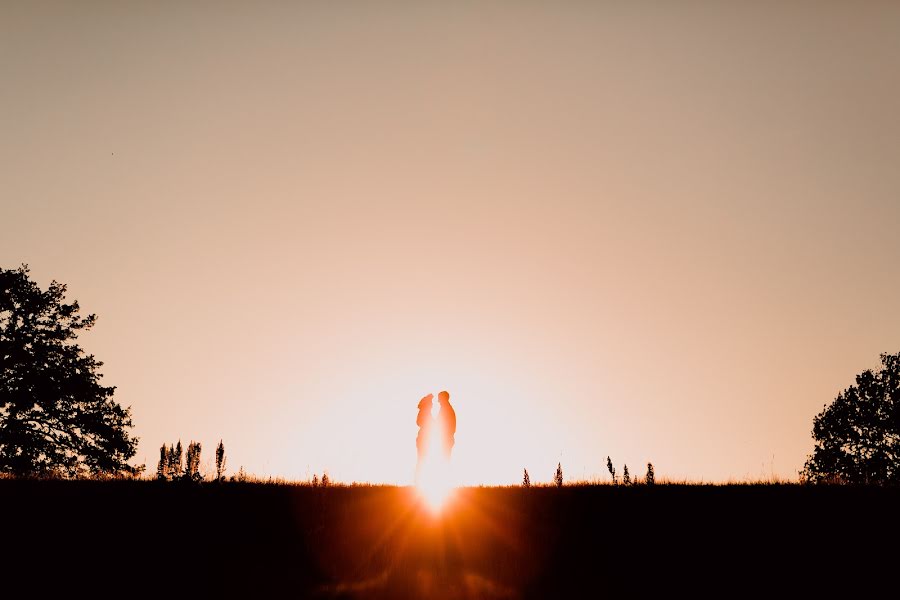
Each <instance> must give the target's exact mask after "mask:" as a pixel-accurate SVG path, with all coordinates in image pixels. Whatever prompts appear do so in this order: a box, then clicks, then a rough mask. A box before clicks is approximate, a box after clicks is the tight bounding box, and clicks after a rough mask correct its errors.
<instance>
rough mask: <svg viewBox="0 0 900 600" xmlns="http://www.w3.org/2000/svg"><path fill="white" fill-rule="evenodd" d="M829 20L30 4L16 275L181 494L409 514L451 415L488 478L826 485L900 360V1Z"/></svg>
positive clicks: (13, 38)
mask: <svg viewBox="0 0 900 600" xmlns="http://www.w3.org/2000/svg"><path fill="white" fill-rule="evenodd" d="M810 6H812V4H810ZM814 6H815V9H814V10H809V9H808V7H806V4H804V3H790V6H781V5H765V6H763V5H758V6H757V5H755V4H753V3H749V4H746V5H744V6H732V5H729V6H728V7H727V8H726V7H724V6H720V5H718V4H717V3H710V8H709V10H703V11H697V12H694V11H690V10H685V9H684V7H682V6H678V5H676V3H673V4H672V5H671V6H669V5H667V4H664V3H660V4H659V6H656V7H654V9H653V10H652V11H650V10H647V8H646V6H643V7H639V6H631V5H628V4H623V3H612V2H609V3H604V2H596V3H575V4H572V5H571V6H567V7H565V8H562V7H559V6H557V5H555V4H554V3H551V2H547V3H530V4H529V5H528V6H523V5H521V3H517V2H508V3H506V2H498V3H490V5H489V6H484V5H480V4H478V3H473V4H471V5H465V6H462V5H457V4H456V3H452V4H450V3H447V4H443V3H433V4H427V5H423V6H417V7H415V8H414V9H410V7H409V6H407V5H406V4H396V5H393V4H391V3H377V6H376V4H375V3H372V4H371V5H368V4H366V5H363V4H355V5H354V6H353V8H352V9H351V8H350V7H348V6H341V5H337V4H334V3H284V4H273V5H266V8H265V9H259V10H256V9H253V10H251V9H249V8H247V7H242V6H241V5H240V4H235V5H228V6H226V5H216V6H212V5H200V4H189V5H185V6H182V5H174V4H169V3H145V4H142V5H141V6H140V7H137V6H127V5H125V6H118V7H116V8H112V7H111V6H110V5H109V4H108V3H93V2H90V1H87V2H78V3H72V4H65V3H62V4H59V5H57V6H54V7H53V8H52V9H51V8H46V7H45V6H44V5H43V4H36V3H19V4H18V5H17V6H6V7H4V8H3V11H2V13H3V16H2V18H0V56H2V57H3V60H2V61H0V80H2V82H3V85H2V92H0V131H2V132H3V133H2V135H0V165H2V167H0V169H2V173H0V181H2V182H3V185H2V193H0V222H2V234H0V265H2V266H3V267H5V268H14V267H16V266H17V265H19V264H20V263H23V262H24V263H29V264H30V266H31V269H32V275H33V276H34V277H35V278H36V279H37V280H38V281H39V282H40V283H41V284H42V285H44V286H46V285H47V284H49V282H50V280H51V279H54V278H55V279H57V280H59V281H61V282H64V283H66V284H68V286H69V298H70V299H77V300H78V301H79V302H80V304H81V306H82V307H83V309H84V310H85V311H86V312H95V313H97V314H98V315H99V322H98V324H97V326H96V327H95V329H94V330H93V331H91V332H88V333H87V334H85V335H84V336H83V338H82V340H81V341H82V343H83V346H84V347H85V349H86V350H87V351H88V352H90V353H93V354H95V355H96V357H97V358H98V359H99V360H102V361H104V363H105V365H104V367H103V369H102V372H103V373H104V375H105V378H104V383H105V384H108V385H115V386H117V392H116V399H117V401H119V402H120V403H122V404H123V405H126V406H128V405H130V406H132V408H133V413H134V421H135V424H136V428H135V434H136V435H138V436H139V437H140V438H141V442H140V447H139V451H138V455H137V457H136V459H137V462H138V463H141V462H145V463H146V464H147V465H148V470H150V471H152V470H153V467H154V465H155V461H156V457H157V456H158V448H159V446H160V445H162V444H163V443H170V442H173V441H176V440H178V439H179V438H180V439H181V440H182V441H183V442H185V443H187V442H188V441H189V440H192V439H193V440H199V441H201V442H202V443H203V457H204V461H203V462H204V463H205V468H206V469H207V470H211V469H212V468H213V467H212V458H213V451H214V448H215V444H216V443H217V442H218V440H219V439H220V438H221V439H223V440H224V443H225V447H226V454H227V457H228V465H229V470H230V472H233V471H236V470H237V469H238V468H239V467H241V466H243V467H244V469H245V470H246V471H248V472H251V473H256V474H259V475H263V476H266V475H273V476H284V477H288V478H295V479H307V478H309V477H311V476H312V474H313V473H316V474H319V476H321V473H322V472H325V471H327V472H328V473H329V476H330V477H332V478H333V479H335V480H338V481H354V480H356V481H369V482H389V483H400V484H411V483H412V482H413V476H414V470H415V463H416V448H415V438H416V424H415V420H416V403H417V401H418V399H419V398H421V397H422V396H423V395H424V394H425V393H428V392H435V393H436V392H437V391H439V390H441V389H447V390H449V391H450V393H451V394H452V401H453V405H454V407H455V408H456V411H457V417H458V430H457V434H456V446H455V448H454V450H453V465H454V469H455V475H454V477H455V481H456V482H457V483H459V484H460V485H465V484H482V483H483V484H495V483H515V482H519V481H521V478H522V471H523V469H526V468H527V469H528V471H529V473H530V475H531V478H532V480H533V481H535V482H547V481H549V480H550V479H551V477H552V475H553V472H554V470H555V468H556V465H557V463H562V466H563V469H564V472H565V477H566V480H573V479H592V478H599V479H601V480H608V475H607V474H606V466H605V461H606V456H607V455H609V456H611V457H612V459H613V460H614V461H615V463H616V466H617V468H618V469H619V470H620V472H621V467H622V465H623V464H627V465H628V466H629V468H630V469H631V471H632V472H633V473H640V474H642V473H643V472H644V469H645V468H646V464H647V462H650V461H652V462H653V463H654V465H655V467H656V471H657V473H658V474H659V476H661V477H672V478H691V479H703V480H706V481H709V480H725V479H728V478H738V479H741V478H745V477H761V476H763V477H768V476H770V475H772V474H775V475H781V476H785V477H795V476H796V472H797V470H798V469H799V468H801V466H802V464H803V461H804V459H805V457H806V454H807V453H809V452H810V451H811V450H812V440H811V437H810V430H811V427H812V418H813V416H814V415H815V414H816V413H817V412H818V411H819V410H821V408H822V405H823V404H825V403H827V402H830V401H831V400H832V399H833V398H834V397H835V395H836V394H837V393H838V392H840V391H841V390H842V389H843V388H845V387H846V386H847V385H849V384H850V383H852V381H853V375H854V374H856V373H858V372H860V371H862V370H863V369H865V368H869V367H873V366H875V365H876V363H877V360H878V355H879V353H881V352H895V351H897V350H898V348H897V340H900V312H898V311H897V310H896V307H897V305H898V299H900V277H898V276H897V264H898V263H897V259H898V257H900V236H898V235H897V224H898V223H900V202H898V198H900V169H898V168H897V165H898V164H900V119H898V118H897V107H898V106H900V48H898V45H897V44H898V40H900V31H898V26H897V23H900V14H898V10H900V7H898V4H897V3H890V2H883V3H877V2H876V3H867V4H866V7H865V9H864V10H861V9H860V8H859V7H858V6H855V5H852V3H837V2H835V3H830V2H821V3H819V2H817V3H815V5H814Z"/></svg>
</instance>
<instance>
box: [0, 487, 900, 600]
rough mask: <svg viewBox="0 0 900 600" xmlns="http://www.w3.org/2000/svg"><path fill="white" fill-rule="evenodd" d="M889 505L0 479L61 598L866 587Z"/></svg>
mask: <svg viewBox="0 0 900 600" xmlns="http://www.w3.org/2000/svg"><path fill="white" fill-rule="evenodd" d="M898 506H900V490H898V489H882V488H857V487H849V486H803V485H798V484H782V483H779V482H774V483H772V484H765V485H746V484H745V485H706V484H704V485H689V484H657V485H655V486H652V487H648V486H632V487H627V488H625V487H622V486H619V487H613V486H611V485H586V484H583V485H566V486H564V487H563V488H561V489H557V488H555V487H533V488H531V489H523V488H521V487H496V488H491V487H484V488H462V489H460V490H458V491H457V492H456V495H455V498H454V500H453V501H452V503H451V504H450V505H449V506H448V507H446V509H445V511H444V512H443V513H441V514H439V515H434V514H433V513H432V512H430V511H429V510H427V509H425V507H423V506H422V504H421V503H420V502H419V501H418V499H417V496H416V494H415V493H414V491H413V490H412V489H410V488H401V487H392V486H369V485H359V484H357V485H352V486H340V485H335V486H332V487H328V488H313V487H310V486H308V485H296V484H279V483H274V482H241V483H230V482H229V483H225V484H204V485H182V484H172V483H158V482H153V481H140V480H138V481H103V482H95V481H33V480H11V479H4V480H0V515H2V518H3V519H4V521H3V522H4V524H5V525H4V528H3V530H2V535H0V547H2V550H0V551H2V552H3V553H5V554H7V556H3V557H2V562H0V564H2V565H3V566H4V567H7V573H16V574H19V573H22V572H25V571H24V570H27V569H29V568H32V567H36V566H37V568H38V570H39V572H42V573H53V574H55V575H56V576H58V575H59V574H66V577H67V578H66V579H65V581H66V582H67V583H66V585H67V586H69V587H68V588H67V589H69V590H70V591H71V589H77V588H78V587H83V588H84V589H85V590H86V591H90V592H94V591H96V590H97V588H98V586H99V587H101V588H102V587H107V586H109V587H113V586H112V583H113V582H117V583H116V587H115V589H120V590H122V589H124V590H132V589H135V588H134V586H135V585H136V582H139V583H140V589H141V590H142V591H143V592H148V593H149V592H150V591H154V592H155V593H163V594H166V595H170V596H173V597H186V596H188V595H201V596H202V597H209V596H213V595H223V596H224V597H237V596H242V595H249V597H254V598H255V597H292V598H295V597H322V598H357V597H359V598H362V597H366V598H368V597H378V598H425V597H434V598H554V597H567V598H568V597H571V598H580V597H585V595H587V596H590V597H598V596H599V595H602V594H606V593H612V592H617V591H623V590H625V591H629V590H630V594H633V593H635V592H637V591H641V592H649V591H653V590H667V591H668V592H671V591H673V590H675V589H679V588H682V587H684V588H686V589H691V588H694V587H696V586H701V587H702V586H708V585H709V584H710V583H711V582H714V581H726V582H727V581H731V582H733V583H736V582H744V581H746V580H747V579H748V578H750V579H753V578H757V577H759V574H760V573H767V577H772V578H775V577H781V578H782V579H783V578H784V577H788V578H790V579H789V580H790V581H800V580H804V581H805V580H806V579H808V578H809V577H810V576H811V575H810V574H813V573H820V574H822V575H823V576H828V577H840V578H845V577H849V576H852V574H853V573H857V572H859V573H866V574H867V578H866V579H861V581H865V580H868V581H872V580H873V576H874V577H876V578H877V574H878V570H877V568H876V567H877V565H878V564H879V561H884V560H885V559H886V558H889V557H890V556H891V555H890V554H889V553H885V552H884V551H880V550H879V545H878V544H879V543H880V541H881V542H883V540H885V539H887V540H894V543H896V540H897V539H900V538H898V536H897V534H898V519H897V516H896V515H897V512H896V511H897V507H898ZM893 556H894V557H896V555H895V554H894V555H893ZM830 562H834V563H835V564H836V565H839V567H840V568H835V569H833V570H829V569H827V568H826V565H827V564H829V563H830ZM15 565H18V566H15ZM120 578H122V579H121V580H120ZM798 578H800V579H798ZM45 579H46V578H44V580H45ZM779 581H780V580H779ZM741 585H742V586H743V585H744V584H743V583H742V584H741ZM119 586H127V587H124V588H121V587H119ZM741 589H743V588H741ZM601 592H602V594H601Z"/></svg>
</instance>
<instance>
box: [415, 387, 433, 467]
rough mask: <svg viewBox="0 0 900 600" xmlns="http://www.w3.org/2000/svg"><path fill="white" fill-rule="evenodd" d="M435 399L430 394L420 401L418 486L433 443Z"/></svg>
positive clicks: (418, 419) (417, 447)
mask: <svg viewBox="0 0 900 600" xmlns="http://www.w3.org/2000/svg"><path fill="white" fill-rule="evenodd" d="M433 398H434V394H428V395H427V396H425V397H424V398H422V399H421V400H419V414H418V415H417V416H416V425H418V426H419V434H418V435H417V436H416V454H417V456H418V460H417V461H416V483H417V484H418V482H419V478H420V476H421V473H422V468H423V467H424V465H425V461H426V459H427V458H428V446H429V444H430V442H431V439H430V438H431V426H432V418H431V409H432V407H433V406H434V403H433V402H432V400H433Z"/></svg>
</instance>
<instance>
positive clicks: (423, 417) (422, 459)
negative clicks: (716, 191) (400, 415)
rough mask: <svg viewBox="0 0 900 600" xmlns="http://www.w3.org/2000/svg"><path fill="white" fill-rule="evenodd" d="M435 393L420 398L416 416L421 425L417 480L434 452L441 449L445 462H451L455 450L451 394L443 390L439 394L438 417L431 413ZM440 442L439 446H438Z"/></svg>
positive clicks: (417, 422)
mask: <svg viewBox="0 0 900 600" xmlns="http://www.w3.org/2000/svg"><path fill="white" fill-rule="evenodd" d="M433 399H434V394H428V395H427V396H425V397H424V398H422V399H421V400H419V414H418V416H417V417H416V425H418V426H419V435H417V436H416V451H417V453H418V462H417V463H416V481H418V480H419V477H420V475H421V472H422V469H423V467H424V466H425V464H426V463H427V462H429V460H431V458H432V456H431V455H432V454H434V453H436V452H437V451H440V458H441V459H443V461H444V462H445V463H449V462H450V453H451V452H452V451H453V444H454V443H455V440H454V436H455V435H456V411H455V410H453V407H452V406H450V394H449V393H448V392H441V393H440V394H438V404H439V405H440V407H441V410H440V411H439V412H438V414H437V418H435V417H433V416H432V415H431V410H432V408H433V406H434V402H433ZM435 426H436V427H437V433H438V435H439V437H438V438H434V437H433V434H434V428H435ZM438 443H439V447H438Z"/></svg>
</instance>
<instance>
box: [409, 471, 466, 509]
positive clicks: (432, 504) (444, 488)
mask: <svg viewBox="0 0 900 600" xmlns="http://www.w3.org/2000/svg"><path fill="white" fill-rule="evenodd" d="M455 489H456V486H455V485H454V478H453V470H452V468H451V466H450V462H449V461H448V460H441V459H440V458H436V457H435V458H433V459H429V460H427V461H426V462H425V463H424V464H423V467H422V472H421V475H420V477H419V480H418V482H417V484H416V491H417V493H418V494H419V497H420V498H421V500H422V502H423V503H424V504H425V506H426V507H427V508H428V509H429V510H430V511H431V513H432V514H435V515H437V514H440V513H441V512H442V511H444V509H445V508H446V506H447V504H448V503H449V501H450V499H451V498H452V496H453V492H454V490H455Z"/></svg>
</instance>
